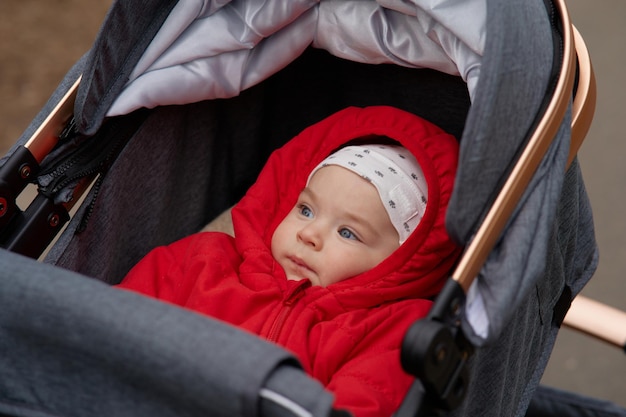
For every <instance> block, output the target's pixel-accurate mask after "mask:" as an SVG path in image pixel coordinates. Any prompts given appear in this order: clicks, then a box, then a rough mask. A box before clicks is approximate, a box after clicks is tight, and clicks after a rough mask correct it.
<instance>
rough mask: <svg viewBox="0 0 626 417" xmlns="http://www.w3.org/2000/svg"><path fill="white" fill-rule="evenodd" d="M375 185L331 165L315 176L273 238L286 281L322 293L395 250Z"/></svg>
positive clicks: (395, 239) (391, 229) (393, 236)
mask: <svg viewBox="0 0 626 417" xmlns="http://www.w3.org/2000/svg"><path fill="white" fill-rule="evenodd" d="M398 241H399V239H398V233H397V232H396V230H395V229H394V227H393V225H392V224H391V220H389V216H388V215H387V212H386V211H385V208H384V207H383V204H382V202H381V201H380V197H379V196H378V192H377V191H376V188H375V187H374V185H372V184H371V183H369V182H368V181H366V180H364V179H363V178H361V177H360V176H358V175H357V174H355V173H353V172H351V171H349V170H347V169H345V168H342V167H338V166H334V165H330V166H327V167H324V168H321V169H320V170H318V171H317V172H316V173H315V174H314V175H313V177H312V178H311V180H310V181H309V185H308V186H307V187H306V188H305V189H304V190H303V191H302V192H301V193H300V196H299V197H298V201H297V203H296V205H295V206H294V208H293V209H292V210H291V212H289V214H288V215H287V217H285V219H284V220H283V221H282V222H281V223H280V224H279V225H278V227H277V228H276V231H275V232H274V235H273V236H272V247H271V249H272V255H273V256H274V258H275V259H276V261H277V262H278V263H279V264H280V266H282V267H283V269H284V270H285V273H286V275H287V278H288V279H290V280H302V279H309V280H311V282H312V283H313V285H321V286H323V287H326V286H328V285H330V284H334V283H336V282H339V281H342V280H344V279H347V278H351V277H353V276H355V275H358V274H360V273H362V272H365V271H368V270H370V269H372V268H373V267H375V266H376V265H378V264H379V263H380V262H381V261H383V260H384V259H385V258H386V257H387V256H389V255H390V254H391V253H392V252H393V251H394V250H396V249H397V248H398V246H399V242H398Z"/></svg>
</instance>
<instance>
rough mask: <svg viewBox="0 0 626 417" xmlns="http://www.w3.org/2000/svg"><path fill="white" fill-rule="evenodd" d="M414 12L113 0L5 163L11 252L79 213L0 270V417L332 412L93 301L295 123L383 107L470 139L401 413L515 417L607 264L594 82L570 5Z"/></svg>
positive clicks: (255, 167) (202, 343)
mask: <svg viewBox="0 0 626 417" xmlns="http://www.w3.org/2000/svg"><path fill="white" fill-rule="evenodd" d="M421 3H428V2H419V1H412V2H404V1H392V0H389V1H383V0H380V1H377V2H374V1H321V2H317V1H293V2H291V3H289V7H284V8H281V7H277V5H279V4H280V2H264V4H263V5H260V4H258V3H257V2H253V1H248V2H246V1H232V2H228V1H224V2H218V1H213V2H210V1H207V2H197V3H193V4H192V3H191V2H172V1H166V0H158V1H153V2H151V3H150V4H144V3H143V2H139V1H124V2H122V1H119V2H116V3H114V4H113V6H112V8H111V10H110V12H109V14H108V16H107V19H106V20H105V22H104V24H103V26H102V29H101V32H100V34H99V36H98V38H97V40H96V42H95V44H94V46H93V48H92V50H91V51H90V52H89V53H88V54H86V55H85V56H84V57H83V58H82V59H81V60H79V61H78V62H77V63H76V65H75V66H74V67H73V68H72V69H71V70H70V71H69V72H68V74H67V76H66V78H65V79H64V80H63V82H62V83H61V85H60V86H59V88H58V89H57V91H56V92H55V93H54V95H53V97H52V98H51V99H50V101H49V103H48V105H46V107H45V108H44V109H43V110H42V112H41V113H40V115H38V116H37V118H36V119H35V120H34V121H33V123H32V124H31V126H30V127H29V128H28V129H27V131H26V132H25V134H24V135H23V137H22V138H21V139H20V140H19V141H18V143H17V144H16V146H15V147H14V148H13V149H12V150H11V151H10V152H9V155H7V157H5V158H4V159H3V160H2V161H1V164H2V171H1V173H2V177H1V178H2V183H1V184H0V185H1V187H2V188H1V191H2V193H0V226H1V227H2V236H1V237H2V244H3V247H5V248H6V249H8V250H9V251H11V252H17V253H19V254H22V255H27V256H29V257H35V258H36V257H38V256H39V255H40V253H42V252H43V251H44V249H45V248H46V246H47V245H48V243H49V242H50V241H51V240H52V239H53V238H54V237H55V236H56V235H57V232H58V230H59V229H60V228H61V226H62V225H63V224H64V223H66V222H67V221H68V220H69V218H70V215H69V214H68V212H70V211H71V210H75V212H74V213H73V217H72V220H71V222H69V223H68V224H67V227H66V228H65V230H64V231H63V233H62V234H61V235H60V237H59V238H58V240H57V241H56V242H55V243H54V245H53V246H52V247H51V248H49V250H48V251H47V252H46V255H45V262H44V263H37V262H35V261H32V260H29V259H27V258H24V257H22V256H20V255H16V254H14V253H11V252H8V251H7V252H2V253H1V254H0V263H1V264H2V267H0V275H1V277H0V285H2V290H1V291H0V297H2V305H3V311H4V313H3V315H2V320H1V321H2V325H1V328H2V335H1V336H0V346H1V350H2V359H1V360H2V365H0V367H1V369H2V370H3V373H2V377H1V379H2V380H1V381H0V393H6V394H0V395H1V396H0V413H1V414H5V415H33V416H34V415H44V414H43V413H48V415H80V416H89V415H115V416H124V415H156V416H160V415H229V416H232V415H241V416H244V415H246V416H247V415H279V416H280V415H302V416H304V415H320V416H321V415H330V414H332V413H334V412H335V410H332V396H331V395H330V393H328V392H326V391H325V390H324V389H323V387H322V386H321V385H320V384H319V383H317V382H316V381H314V380H312V379H311V378H308V377H307V376H306V375H305V374H304V373H303V372H302V371H300V369H299V367H298V365H297V360H296V359H295V358H294V357H292V356H291V355H290V354H289V353H288V352H285V351H283V350H282V349H280V348H278V347H276V346H273V345H269V344H267V343H265V342H263V341H261V340H258V339H257V338H254V337H251V336H250V335H247V334H243V333H242V332H239V331H237V329H233V328H231V327H229V326H225V325H223V324H220V323H216V322H214V321H211V320H208V319H206V318H200V317H198V316H196V315H193V314H190V313H188V312H185V311H180V310H178V309H175V308H171V307H170V306H167V305H163V304H162V303H159V302H156V301H154V300H146V299H144V298H141V297H137V296H135V295H133V294H126V293H120V292H119V291H115V290H112V289H110V288H109V286H108V285H107V284H111V283H115V282H116V280H118V279H119V278H121V277H122V276H123V275H124V273H125V272H126V271H127V270H128V269H129V268H130V267H131V266H132V265H133V264H134V263H135V262H136V261H137V260H138V259H139V258H140V257H141V256H142V255H143V254H145V253H146V252H147V251H148V250H149V249H150V248H152V247H154V246H156V245H160V244H165V243H169V242H171V241H173V240H176V239H178V238H180V237H183V236H185V235H188V234H190V233H193V232H195V231H197V230H199V229H200V228H201V227H203V225H205V224H206V223H208V222H209V221H211V220H212V219H213V218H215V217H216V216H218V215H219V214H220V213H222V212H224V211H225V210H226V209H228V207H230V206H232V204H233V203H235V202H236V201H237V200H238V199H239V198H240V197H241V196H242V194H243V193H244V192H245V190H246V189H247V188H248V186H249V185H250V184H251V183H252V181H253V180H254V178H255V177H256V175H257V173H258V171H259V170H260V168H261V167H262V165H263V163H264V160H265V158H266V157H267V156H268V155H269V153H270V152H271V150H273V149H275V148H276V147H278V146H280V145H282V144H283V143H284V142H285V141H286V140H287V139H289V138H291V137H293V136H294V135H295V134H296V133H297V132H298V131H300V130H301V129H302V128H303V127H304V126H307V125H310V124H312V123H313V122H315V121H317V120H320V119H321V118H323V117H324V116H326V115H328V114H330V113H332V112H335V111H337V110H339V109H341V108H344V107H346V106H349V105H357V106H366V105H377V104H388V105H393V106H396V107H400V108H402V109H405V110H408V111H410V112H413V113H415V114H419V115H420V116H422V117H424V118H426V119H428V120H430V121H432V122H434V123H435V124H437V125H439V126H441V127H443V128H444V129H445V130H446V131H448V132H450V133H452V134H454V135H455V136H456V137H457V138H458V139H459V140H460V144H461V154H460V160H461V164H460V168H459V175H458V179H457V185H456V189H455V192H454V195H453V198H452V201H451V205H450V210H449V214H448V228H449V232H450V233H451V234H452V235H453V236H454V237H455V239H456V240H458V241H459V242H463V243H464V244H465V245H466V248H467V249H466V252H465V256H464V257H463V260H462V261H461V263H460V264H459V266H458V268H457V269H456V270H455V271H454V272H453V273H452V275H451V276H452V279H451V280H450V284H449V285H448V286H446V288H445V289H444V291H443V292H442V294H441V296H440V297H439V298H438V299H437V302H436V304H435V308H434V309H433V311H432V313H431V315H430V317H429V318H428V320H426V321H424V322H422V323H421V324H418V325H416V327H415V329H414V330H413V331H412V332H410V333H409V334H408V335H407V339H406V340H407V343H406V345H407V349H406V352H407V353H406V355H405V354H403V359H402V360H403V363H405V364H406V368H407V371H408V372H411V373H414V374H415V375H416V376H417V378H416V382H415V385H414V387H413V388H412V389H411V391H410V392H409V393H408V394H407V400H406V401H405V403H404V404H403V405H402V407H401V408H400V410H399V411H398V415H409V414H410V415H428V414H427V413H430V412H435V411H437V412H438V411H439V410H447V411H448V412H449V414H450V415H485V416H486V415H494V416H503V415H524V413H525V410H526V409H527V406H528V404H529V403H530V401H531V398H533V394H534V392H535V390H536V388H537V384H538V381H539V379H540V376H541V373H542V371H543V369H544V367H545V364H546V362H547V359H548V357H549V354H550V350H551V347H552V345H553V343H554V338H555V337H556V333H557V331H558V326H559V325H560V324H561V322H562V320H563V317H564V316H565V312H566V311H567V308H568V305H569V302H570V301H571V299H572V298H573V296H574V295H576V294H577V293H578V292H579V291H580V290H581V288H582V287H583V285H584V284H585V283H586V282H587V280H588V279H589V278H590V276H591V274H592V273H593V270H594V268H595V265H596V262H597V254H596V247H595V242H594V237H593V226H592V220H591V212H590V208H589V205H588V201H587V199H586V193H585V190H584V186H583V182H582V178H581V176H580V170H579V169H578V166H577V163H576V159H575V153H576V149H577V146H578V144H579V143H580V141H581V140H582V138H583V137H584V135H585V133H586V129H587V127H588V125H589V123H590V120H591V114H592V112H593V111H592V108H593V90H592V84H593V80H592V78H593V76H592V74H591V69H590V66H589V65H588V62H587V65H585V59H586V57H585V54H584V47H583V45H582V40H581V39H580V37H579V36H578V35H577V34H576V33H575V31H572V30H571V23H570V22H569V19H568V17H567V12H566V9H565V7H564V4H563V3H562V2H543V1H505V0H488V1H486V2H485V1H467V2H464V3H463V4H462V5H461V6H457V7H458V9H455V10H450V9H448V8H447V6H446V5H445V4H444V3H442V4H441V5H440V7H433V8H432V9H430V8H427V7H426V6H422V4H421ZM270 12H271V13H270ZM350 13H357V14H356V15H351V14H350ZM359 13H360V14H359ZM268 16H269V17H268ZM459 16H476V17H477V19H476V20H477V21H478V23H477V24H475V25H472V24H467V25H465V24H464V23H462V22H461V21H463V20H464V19H460V18H459ZM365 17H368V18H369V20H360V18H365ZM239 21H242V22H243V23H246V24H247V25H248V26H246V27H244V29H243V30H241V33H238V35H240V38H238V39H233V38H236V36H235V35H233V32H228V30H227V29H232V28H233V25H234V24H235V23H234V22H239ZM363 21H367V22H369V26H368V25H363V24H362V22H363ZM268 22H269V23H268ZM324 25H326V26H324ZM234 27H237V26H236V25H235V26H234ZM477 27H478V30H476V28H477ZM391 29H393V30H391ZM220 30H223V32H220ZM224 33H231V35H233V38H229V37H228V36H224ZM312 33H314V34H315V36H314V39H313V38H312V36H313V35H311V34H312ZM338 33H339V34H340V35H341V36H338V35H337V34H338ZM396 34H398V36H397V37H396V36H395V35H396ZM198 39H201V40H202V43H201V44H200V45H198V44H197V43H196V41H197V40H198ZM407 39H408V41H407ZM406 42H408V44H409V45H411V47H410V48H409V47H407V46H406V45H407V43H406ZM575 43H576V44H577V46H576V51H577V52H578V54H579V60H578V61H579V63H580V65H578V66H577V65H576V60H575V56H576V54H575V51H574V44H575ZM207 51H208V52H207ZM372 64H378V65H372ZM577 69H578V70H577ZM157 86H158V88H156V87H157ZM572 91H576V94H575V99H574V105H573V106H570V99H571V96H572ZM590 109H591V110H590ZM570 142H571V144H570ZM241 149H245V150H246V151H245V153H244V154H243V155H242V154H241V152H240V150H241ZM235 153H237V155H238V158H234V154H235ZM174 155H175V156H176V157H175V158H174V157H172V156H174ZM564 173H565V175H564ZM477 177H479V178H481V181H480V183H479V184H476V182H474V181H471V182H470V181H469V179H473V178H477ZM33 181H34V182H36V183H37V184H38V186H39V191H40V192H39V194H38V196H37V197H36V198H35V200H34V201H33V203H32V204H31V205H30V206H29V207H28V209H26V210H25V211H24V212H21V211H20V210H19V209H18V208H17V207H16V206H15V205H14V204H13V202H14V196H15V195H17V194H19V193H20V192H21V190H22V189H23V188H24V186H25V185H26V184H27V183H30V182H33ZM84 190H89V191H88V192H87V193H86V196H85V201H84V203H83V204H81V205H80V206H78V205H77V204H76V203H77V202H78V201H80V198H79V195H81V194H82V192H83V191H84ZM512 253H514V254H515V255H514V256H512ZM85 277H91V278H95V279H86V278H85ZM476 277H478V279H475V278H476ZM424 323H426V325H424ZM431 342H432V343H431ZM435 342H436V343H435ZM441 346H445V349H444V350H445V352H446V355H444V356H445V359H446V360H445V361H443V363H442V364H438V365H437V366H430V365H431V364H432V361H431V360H430V358H432V357H433V350H432V349H440V348H441ZM448 352H450V353H449V354H448ZM435 356H438V357H441V356H440V355H435ZM424 364H426V365H424ZM429 366H430V367H429ZM416 410H419V411H416ZM424 410H426V411H424Z"/></svg>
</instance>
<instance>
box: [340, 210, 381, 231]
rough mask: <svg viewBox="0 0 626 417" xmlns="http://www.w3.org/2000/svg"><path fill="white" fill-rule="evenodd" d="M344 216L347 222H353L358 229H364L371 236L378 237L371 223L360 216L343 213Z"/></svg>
mask: <svg viewBox="0 0 626 417" xmlns="http://www.w3.org/2000/svg"><path fill="white" fill-rule="evenodd" d="M344 216H345V217H347V218H348V220H350V221H351V222H355V223H357V224H358V225H359V227H363V228H366V229H367V230H368V232H369V233H371V234H373V235H374V236H378V234H379V233H378V230H376V229H375V228H374V227H372V225H371V223H370V222H369V221H368V220H367V219H366V218H365V217H362V216H359V215H358V214H355V213H348V212H346V213H344Z"/></svg>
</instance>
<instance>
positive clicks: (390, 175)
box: [307, 145, 428, 244]
mask: <svg viewBox="0 0 626 417" xmlns="http://www.w3.org/2000/svg"><path fill="white" fill-rule="evenodd" d="M328 165H338V166H340V167H344V168H346V169H349V170H350V171H353V172H354V173H356V174H358V175H360V176H361V177H363V178H364V179H366V180H367V181H369V182H371V183H372V184H373V185H374V187H376V190H378V194H379V196H380V200H381V201H382V202H383V206H384V207H385V210H387V214H388V215H389V218H390V219H391V223H392V224H393V227H395V229H396V230H397V231H398V235H399V236H400V244H402V243H404V241H405V240H406V239H407V238H408V237H409V235H410V234H411V232H412V231H413V230H415V228H416V227H417V225H418V224H419V222H420V220H421V219H422V217H423V216H424V212H425V211H426V202H427V200H428V199H427V196H428V184H427V183H426V179H425V178H424V174H423V172H422V168H421V167H420V166H419V164H418V163H417V160H416V159H415V157H414V156H413V155H412V154H411V152H409V151H408V150H407V149H405V148H403V147H401V146H390V145H362V146H347V147H345V148H342V149H340V150H338V151H337V152H335V153H333V154H331V155H330V156H329V157H327V158H326V159H324V160H323V161H322V162H321V163H320V164H319V165H317V166H316V167H315V168H314V169H313V171H311V174H310V175H309V179H308V181H310V180H311V177H312V176H313V174H315V172H317V171H318V170H319V169H320V168H323V167H325V166H328ZM308 181H307V184H308Z"/></svg>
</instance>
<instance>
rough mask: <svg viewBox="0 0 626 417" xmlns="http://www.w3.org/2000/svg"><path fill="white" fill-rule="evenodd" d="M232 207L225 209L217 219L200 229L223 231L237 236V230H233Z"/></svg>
mask: <svg viewBox="0 0 626 417" xmlns="http://www.w3.org/2000/svg"><path fill="white" fill-rule="evenodd" d="M231 210H232V207H230V208H228V209H226V210H224V211H223V212H222V213H221V214H220V215H219V216H217V217H216V218H215V219H213V220H211V222H210V223H209V224H207V225H206V226H204V227H203V228H202V229H201V230H200V231H201V232H222V233H226V234H228V235H231V236H235V231H234V230H233V219H232V217H231V216H230V211H231Z"/></svg>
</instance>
